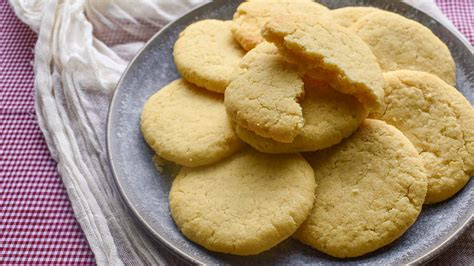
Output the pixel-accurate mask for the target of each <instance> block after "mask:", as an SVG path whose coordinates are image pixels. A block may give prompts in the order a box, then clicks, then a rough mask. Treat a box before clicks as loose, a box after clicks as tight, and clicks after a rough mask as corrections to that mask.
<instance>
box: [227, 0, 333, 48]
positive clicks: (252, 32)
mask: <svg viewBox="0 0 474 266" xmlns="http://www.w3.org/2000/svg"><path fill="white" fill-rule="evenodd" d="M327 11H328V9H327V8H326V7H325V6H323V5H320V4H318V3H314V2H313V1H308V0H293V1H292V0H254V1H248V2H243V3H242V4H240V6H239V7H238V8H237V11H236V12H235V14H234V25H233V27H232V32H233V34H234V37H235V40H236V41H237V42H238V43H240V45H241V46H242V47H243V48H244V49H245V50H247V51H249V50H251V49H253V48H254V47H255V46H257V44H259V43H261V42H263V41H264V40H263V38H262V36H261V35H260V29H261V28H262V26H263V25H265V23H266V22H268V21H269V20H270V19H271V18H272V17H275V16H281V15H283V16H285V15H290V14H295V15H301V14H313V15H320V14H323V13H326V12H327Z"/></svg>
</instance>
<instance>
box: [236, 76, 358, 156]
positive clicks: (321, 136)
mask: <svg viewBox="0 0 474 266" xmlns="http://www.w3.org/2000/svg"><path fill="white" fill-rule="evenodd" d="M301 106H302V108H303V118H304V121H305V123H304V126H303V128H302V130H301V132H300V133H299V134H298V135H297V136H296V137H295V138H294V140H293V142H292V143H281V142H277V141H274V140H272V139H269V138H264V137H260V136H259V135H257V134H255V133H253V132H252V131H250V130H247V129H245V128H243V127H241V126H237V127H236V131H237V135H239V137H240V138H241V139H242V140H243V141H244V142H247V143H248V144H250V146H252V147H254V148H255V149H257V150H259V151H261V152H266V153H292V152H304V151H316V150H320V149H324V148H327V147H329V146H332V145H335V144H337V143H339V142H340V141H341V140H342V139H343V138H346V137H348V136H349V135H350V134H352V133H353V132H354V131H355V130H356V129H357V128H358V127H359V125H360V123H362V121H363V120H364V119H365V118H366V117H367V111H366V110H365V108H364V106H363V105H362V104H361V103H359V102H358V101H357V99H355V98H354V97H353V96H351V95H348V94H342V93H340V92H337V91H335V90H333V89H332V88H330V87H329V86H328V85H326V84H324V83H315V82H314V81H311V80H309V79H306V80H305V96H304V99H303V102H302V103H301Z"/></svg>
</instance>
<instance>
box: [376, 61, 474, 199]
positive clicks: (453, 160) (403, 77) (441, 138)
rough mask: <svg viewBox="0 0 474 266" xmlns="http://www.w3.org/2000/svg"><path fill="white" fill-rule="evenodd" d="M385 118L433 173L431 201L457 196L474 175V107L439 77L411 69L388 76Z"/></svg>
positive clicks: (394, 72) (430, 185) (430, 186)
mask: <svg viewBox="0 0 474 266" xmlns="http://www.w3.org/2000/svg"><path fill="white" fill-rule="evenodd" d="M385 80H386V86H385V103H384V110H385V111H384V112H383V114H371V116H374V117H375V118H377V119H382V120H384V121H386V122H387V123H389V124H391V125H393V126H395V127H397V128H398V129H399V130H400V131H402V132H403V133H404V134H405V135H406V136H407V138H408V139H410V141H411V142H412V143H413V145H414V146H415V147H416V148H417V150H418V152H419V153H420V155H421V158H422V159H423V163H424V165H425V168H426V171H427V174H428V193H427V195H426V203H435V202H439V201H442V200H445V199H447V198H449V197H451V196H453V195H454V194H456V193H457V192H458V191H459V190H461V188H463V187H464V185H465V184H466V183H467V182H468V181H469V178H470V176H471V175H473V174H474V109H473V108H472V106H471V104H470V103H469V102H468V101H467V100H466V98H464V96H463V95H462V94H461V93H459V92H458V91H457V90H456V89H455V88H454V87H452V86H450V85H448V84H446V83H445V82H444V81H442V80H441V79H440V78H438V77H436V76H435V75H432V74H429V73H426V72H419V71H410V70H400V71H393V72H387V73H386V74H385Z"/></svg>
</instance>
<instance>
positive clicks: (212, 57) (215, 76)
mask: <svg viewBox="0 0 474 266" xmlns="http://www.w3.org/2000/svg"><path fill="white" fill-rule="evenodd" d="M231 26H232V21H222V20H214V19H207V20H201V21H198V22H195V23H193V24H191V25H189V26H188V27H187V28H186V29H185V30H184V31H182V32H181V33H180V34H179V37H178V40H177V41H176V43H175V45H174V49H173V56H174V61H175V64H176V68H177V69H178V72H179V73H180V74H181V76H183V78H185V79H186V80H187V81H189V82H191V83H194V84H196V85H198V86H200V87H203V88H206V89H208V90H210V91H214V92H220V93H223V92H224V90H225V88H226V87H227V85H228V84H229V82H230V79H231V78H232V76H233V75H234V73H235V71H236V69H237V68H238V65H239V62H240V59H241V58H242V57H243V56H244V54H245V51H244V50H243V49H242V48H241V47H240V46H239V44H238V43H237V42H235V40H234V37H233V36H232V33H231V31H230V29H231Z"/></svg>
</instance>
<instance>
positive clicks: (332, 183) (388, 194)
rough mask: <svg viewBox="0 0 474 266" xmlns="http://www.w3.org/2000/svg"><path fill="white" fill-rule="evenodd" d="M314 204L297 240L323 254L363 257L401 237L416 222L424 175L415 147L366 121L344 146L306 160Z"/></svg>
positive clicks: (388, 127) (390, 129)
mask: <svg viewBox="0 0 474 266" xmlns="http://www.w3.org/2000/svg"><path fill="white" fill-rule="evenodd" d="M305 157H306V159H307V160H308V162H309V163H310V164H311V166H312V167H313V170H314V174H315V178H316V184H317V188H316V194H315V195H316V200H315V202H314V207H313V210H312V211H311V214H310V216H309V217H308V219H307V220H306V221H305V222H304V223H303V224H302V225H301V227H300V228H299V229H298V231H297V232H296V233H295V237H296V238H297V239H299V240H300V241H302V242H303V243H305V244H308V245H310V246H312V247H314V248H316V249H318V250H320V251H322V252H324V253H327V254H329V255H331V256H334V257H339V258H346V257H356V256H361V255H364V254H366V253H369V252H371V251H374V250H376V249H378V248H380V247H383V246H385V245H387V244H389V243H391V242H393V241H394V240H395V239H397V238H398V237H400V236H401V235H402V234H403V233H404V232H405V231H406V230H407V229H408V228H409V227H410V226H411V225H412V224H413V223H414V222H415V220H416V218H417V217H418V215H419V213H420V211H421V207H422V205H423V201H424V199H425V194H426V186H427V180H426V173H425V170H424V168H423V163H422V161H421V158H420V157H419V155H418V153H417V151H416V149H415V147H413V144H411V142H410V141H409V140H408V139H407V138H406V137H405V136H404V135H403V134H402V133H401V132H400V131H399V130H397V129H396V128H395V127H393V126H391V125H388V124H386V123H385V122H383V121H379V120H371V119H366V120H365V121H364V122H363V123H362V125H361V126H360V128H359V129H358V130H357V131H356V132H355V133H354V134H353V135H352V136H350V137H349V138H347V139H346V140H344V141H343V142H341V143H340V144H338V145H336V146H333V147H330V148H328V149H325V150H322V151H319V152H315V153H310V154H307V155H305Z"/></svg>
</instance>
